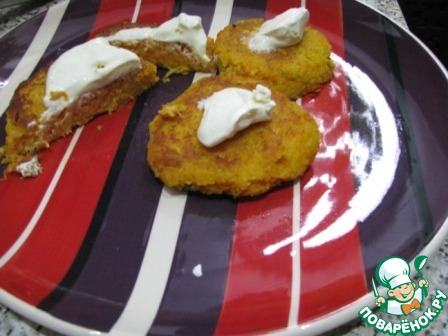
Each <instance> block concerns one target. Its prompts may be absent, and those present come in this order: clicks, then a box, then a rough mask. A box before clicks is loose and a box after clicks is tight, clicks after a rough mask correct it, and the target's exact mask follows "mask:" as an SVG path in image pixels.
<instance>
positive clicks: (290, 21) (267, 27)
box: [249, 7, 310, 52]
mask: <svg viewBox="0 0 448 336" xmlns="http://www.w3.org/2000/svg"><path fill="white" fill-rule="evenodd" d="M309 17H310V13H309V12H308V10H307V9H306V8H303V7H300V8H291V9H288V10H287V11H286V12H283V13H282V14H279V15H277V16H276V17H274V18H273V19H271V20H267V21H265V22H264V23H263V24H262V25H261V27H260V29H259V30H258V32H256V33H255V34H254V35H253V36H252V38H251V39H250V40H249V48H250V49H251V50H253V51H257V52H269V51H273V50H276V49H278V48H284V47H289V46H292V45H295V44H298V43H299V42H300V41H301V40H302V36H303V31H304V30H305V27H306V25H307V24H308V21H309Z"/></svg>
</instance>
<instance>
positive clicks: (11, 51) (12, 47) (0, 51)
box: [0, 12, 46, 129]
mask: <svg viewBox="0 0 448 336" xmlns="http://www.w3.org/2000/svg"><path fill="white" fill-rule="evenodd" d="M45 15H46V12H45V13H41V14H39V15H37V16H35V17H33V18H32V19H30V20H28V21H27V22H26V24H22V25H20V26H19V27H17V28H16V29H15V30H14V31H13V33H9V34H6V35H5V36H4V37H3V38H2V43H1V45H0V64H1V68H0V89H2V88H3V86H4V85H5V84H6V83H5V81H6V80H7V79H8V77H9V76H10V75H11V73H12V72H13V70H14V69H15V68H16V66H17V64H18V63H19V61H20V59H21V58H22V56H23V55H24V54H25V52H26V50H27V49H28V47H29V45H30V44H31V42H32V41H33V39H34V35H35V34H36V32H37V31H38V30H39V27H40V25H41V24H42V21H43V19H44V17H45ZM2 129H3V128H2Z"/></svg>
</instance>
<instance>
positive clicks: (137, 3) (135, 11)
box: [131, 0, 142, 23]
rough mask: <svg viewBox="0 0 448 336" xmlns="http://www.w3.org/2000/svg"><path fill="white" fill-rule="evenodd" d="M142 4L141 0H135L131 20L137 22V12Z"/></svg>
mask: <svg viewBox="0 0 448 336" xmlns="http://www.w3.org/2000/svg"><path fill="white" fill-rule="evenodd" d="M141 6H142V1H141V0H137V2H136V4H135V8H134V14H133V15H132V19H131V22H132V23H134V22H137V19H138V14H139V13H140V7H141Z"/></svg>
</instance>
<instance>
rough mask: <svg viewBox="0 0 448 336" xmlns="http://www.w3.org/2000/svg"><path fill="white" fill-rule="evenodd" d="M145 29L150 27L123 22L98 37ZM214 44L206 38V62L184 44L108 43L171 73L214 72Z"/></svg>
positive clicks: (150, 41) (145, 41)
mask: <svg viewBox="0 0 448 336" xmlns="http://www.w3.org/2000/svg"><path fill="white" fill-rule="evenodd" d="M145 27H151V26H149V25H143V24H140V23H127V22H125V23H121V24H116V25H112V26H109V27H107V28H106V29H104V30H102V31H101V32H99V33H98V36H102V37H107V36H112V35H114V34H115V33H117V32H118V31H120V30H122V29H130V28H145ZM214 43H215V41H214V40H213V39H212V38H210V37H209V38H207V49H206V53H207V56H208V58H209V59H210V61H208V62H206V61H204V60H202V59H201V58H199V57H198V56H196V55H195V54H194V53H193V51H192V50H191V48H190V47H189V46H188V45H186V44H184V43H177V42H176V43H174V42H160V41H156V40H153V39H150V38H148V39H143V40H138V41H110V44H111V45H114V46H116V47H120V48H125V49H128V50H130V51H132V52H134V53H136V54H137V55H138V56H139V57H141V58H143V59H145V60H147V61H149V62H151V63H154V64H156V65H158V66H160V67H163V68H167V69H169V70H170V71H171V72H172V73H188V72H190V71H200V72H214V71H215V70H216V62H215V58H214V56H213V53H214Z"/></svg>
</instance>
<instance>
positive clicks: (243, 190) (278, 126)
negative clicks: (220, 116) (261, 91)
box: [147, 75, 320, 197]
mask: <svg viewBox="0 0 448 336" xmlns="http://www.w3.org/2000/svg"><path fill="white" fill-rule="evenodd" d="M257 84H258V82H256V81H253V80H250V79H245V78H230V77H226V76H221V75H220V76H212V77H208V78H204V79H202V80H199V81H197V82H196V83H194V84H193V85H192V86H191V87H190V88H188V89H187V90H186V91H185V92H184V93H183V94H182V95H180V96H179V97H178V98H177V99H175V100H174V101H172V102H170V103H168V104H165V105H164V106H163V107H162V109H161V110H160V111H159V114H158V115H157V116H156V117H155V118H154V120H153V121H152V122H151V123H150V124H149V131H150V139H149V143H148V157H147V159H148V163H149V165H150V167H151V168H152V169H153V171H154V173H155V175H156V176H157V177H159V178H160V179H161V180H162V181H163V182H164V183H165V184H166V185H167V186H170V187H175V188H179V189H186V190H193V191H200V192H203V193H206V194H221V193H226V194H230V195H232V196H233V197H240V196H254V195H258V194H261V193H263V192H266V191H267V190H269V189H270V188H272V187H274V186H276V185H278V184H280V183H281V182H283V181H290V180H294V179H296V178H297V177H299V176H301V175H302V174H303V173H304V172H305V170H306V168H307V167H308V166H309V165H310V164H311V162H312V161H313V159H314V157H315V155H316V153H317V150H318V147H319V141H320V134H319V131H318V128H317V124H316V122H315V121H314V119H313V117H312V116H311V115H310V114H308V113H307V112H306V111H305V110H303V109H302V108H300V107H299V106H298V105H297V104H296V103H294V102H292V101H290V100H289V99H288V97H287V96H285V95H283V94H281V93H277V92H274V91H273V92H272V99H273V100H274V101H275V103H276V106H275V107H274V108H273V109H272V111H271V112H272V119H271V120H269V121H265V122H260V123H257V124H254V125H252V126H250V127H248V128H247V129H245V130H243V131H240V132H239V133H237V134H236V135H235V136H234V137H233V138H231V139H228V140H226V141H224V142H222V143H220V144H218V145H216V146H215V147H211V148H207V147H205V146H203V145H202V144H201V143H200V142H199V140H198V138H197V135H196V134H197V133H196V132H197V129H198V127H199V124H200V122H201V118H202V114H203V112H202V110H200V109H199V108H198V106H197V105H198V102H199V101H200V100H202V99H205V98H208V97H209V96H211V95H212V94H213V93H214V92H217V91H219V90H222V89H224V88H228V87H240V88H246V89H248V90H253V89H254V88H255V87H256V85H257Z"/></svg>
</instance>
